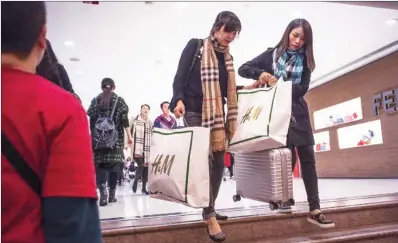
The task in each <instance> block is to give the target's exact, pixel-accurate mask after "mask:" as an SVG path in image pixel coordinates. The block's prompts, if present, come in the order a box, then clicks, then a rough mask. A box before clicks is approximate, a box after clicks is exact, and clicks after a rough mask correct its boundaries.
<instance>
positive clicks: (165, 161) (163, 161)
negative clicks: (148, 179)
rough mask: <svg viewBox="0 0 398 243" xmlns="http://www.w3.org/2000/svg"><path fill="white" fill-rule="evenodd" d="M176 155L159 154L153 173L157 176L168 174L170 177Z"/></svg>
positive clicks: (153, 164) (153, 166) (154, 163)
mask: <svg viewBox="0 0 398 243" xmlns="http://www.w3.org/2000/svg"><path fill="white" fill-rule="evenodd" d="M175 157H176V156H175V155H164V154H158V155H157V156H156V159H155V162H153V163H152V164H151V165H152V170H151V173H152V174H154V175H156V174H157V173H159V174H160V175H161V174H167V175H168V176H170V171H171V168H172V167H173V163H174V158H175Z"/></svg>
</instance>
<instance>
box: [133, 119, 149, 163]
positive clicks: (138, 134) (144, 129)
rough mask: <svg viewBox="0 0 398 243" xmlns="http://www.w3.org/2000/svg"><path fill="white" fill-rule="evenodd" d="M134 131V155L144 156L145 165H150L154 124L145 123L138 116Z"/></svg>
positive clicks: (135, 120)
mask: <svg viewBox="0 0 398 243" xmlns="http://www.w3.org/2000/svg"><path fill="white" fill-rule="evenodd" d="M132 129H133V131H132V134H133V140H134V147H133V151H132V155H133V156H134V155H136V154H141V155H143V156H144V163H145V164H148V163H149V160H150V152H151V137H152V124H151V122H150V121H149V120H147V121H145V120H144V119H142V117H141V116H140V115H138V116H137V117H136V118H135V119H134V121H133V125H132Z"/></svg>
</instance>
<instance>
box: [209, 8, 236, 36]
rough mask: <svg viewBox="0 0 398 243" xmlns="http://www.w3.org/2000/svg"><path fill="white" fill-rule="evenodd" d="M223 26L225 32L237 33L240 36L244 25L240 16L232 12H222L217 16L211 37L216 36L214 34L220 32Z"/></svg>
mask: <svg viewBox="0 0 398 243" xmlns="http://www.w3.org/2000/svg"><path fill="white" fill-rule="evenodd" d="M223 26H224V31H225V32H229V33H230V32H234V31H236V32H238V34H239V33H240V32H241V30H242V24H241V22H240V20H239V18H238V16H236V14H234V13H233V12H231V11H222V12H221V13H219V14H218V15H217V17H216V20H215V21H214V24H213V27H212V28H211V31H210V35H214V33H215V32H216V31H219V30H220V29H221V28H222V27H223Z"/></svg>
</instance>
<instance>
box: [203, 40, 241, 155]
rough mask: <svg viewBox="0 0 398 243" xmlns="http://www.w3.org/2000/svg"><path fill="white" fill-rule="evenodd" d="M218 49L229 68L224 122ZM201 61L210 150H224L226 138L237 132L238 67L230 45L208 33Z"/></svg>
mask: <svg viewBox="0 0 398 243" xmlns="http://www.w3.org/2000/svg"><path fill="white" fill-rule="evenodd" d="M215 50H216V51H219V52H223V53H224V56H225V66H226V69H227V72H228V93H227V107H228V112H227V118H226V119H227V121H226V124H225V125H224V122H225V121H224V117H223V104H222V97H221V90H220V83H219V69H218V60H217V56H216V53H215ZM201 61H202V62H201V68H200V73H201V78H202V90H203V106H202V126H203V127H209V128H210V129H211V134H210V145H211V150H212V151H213V152H216V151H224V150H225V149H226V146H227V139H228V140H231V139H232V136H233V135H234V133H235V130H236V119H237V114H238V109H237V99H236V82H235V70H234V66H233V62H232V57H231V55H230V54H229V47H226V48H225V47H221V46H220V45H219V44H218V42H217V41H216V39H215V38H213V37H209V38H207V39H205V40H204V41H203V56H202V60H201Z"/></svg>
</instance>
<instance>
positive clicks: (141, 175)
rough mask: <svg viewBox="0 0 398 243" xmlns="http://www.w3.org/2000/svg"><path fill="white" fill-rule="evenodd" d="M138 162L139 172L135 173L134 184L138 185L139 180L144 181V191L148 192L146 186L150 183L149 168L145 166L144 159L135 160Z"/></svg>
mask: <svg viewBox="0 0 398 243" xmlns="http://www.w3.org/2000/svg"><path fill="white" fill-rule="evenodd" d="M134 160H135V161H136V162H137V170H136V171H135V179H134V183H138V180H139V179H141V180H142V190H143V191H146V184H147V182H148V166H144V158H143V157H142V158H135V159H134Z"/></svg>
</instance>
